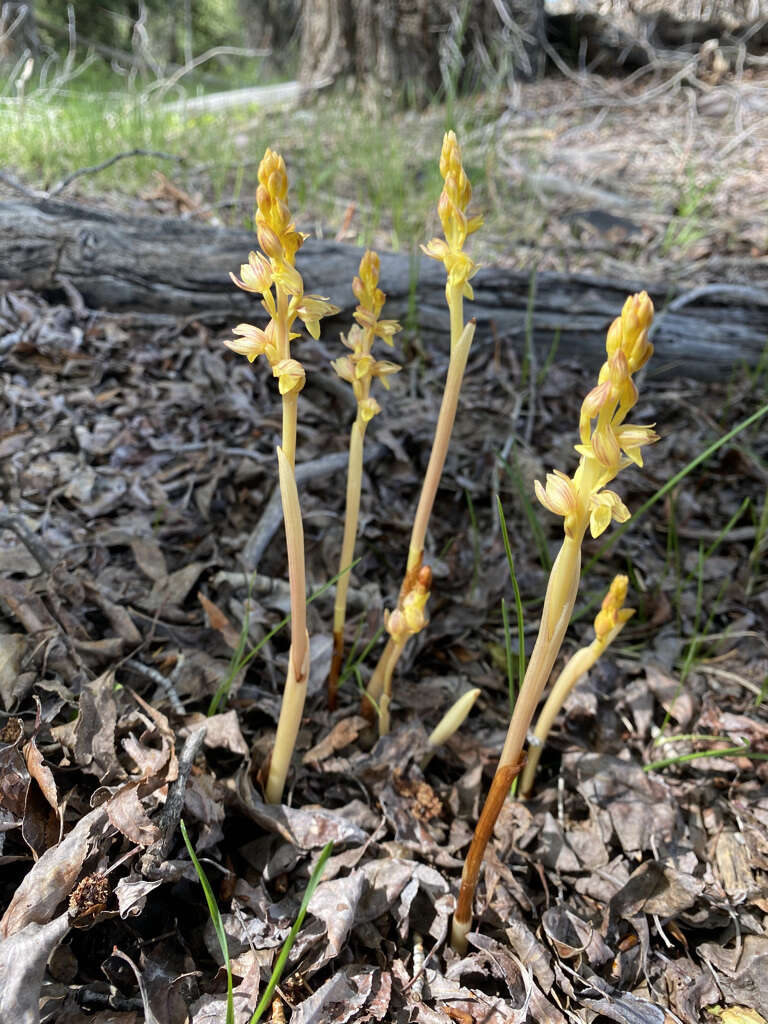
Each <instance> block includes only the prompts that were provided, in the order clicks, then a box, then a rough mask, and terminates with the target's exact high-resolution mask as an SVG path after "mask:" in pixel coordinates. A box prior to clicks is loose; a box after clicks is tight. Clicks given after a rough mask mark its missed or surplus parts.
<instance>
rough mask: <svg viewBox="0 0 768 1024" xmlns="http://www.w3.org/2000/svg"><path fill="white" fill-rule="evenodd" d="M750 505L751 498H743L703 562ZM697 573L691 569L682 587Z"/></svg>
mask: <svg viewBox="0 0 768 1024" xmlns="http://www.w3.org/2000/svg"><path fill="white" fill-rule="evenodd" d="M751 504H752V499H751V498H745V499H744V501H742V503H741V505H739V507H738V509H737V510H736V511H735V512H734V513H733V515H732V516H731V518H730V519H729V520H728V522H727V523H726V524H725V526H724V527H723V528H722V530H721V531H720V533H718V535H717V536H716V537H715V539H714V540H713V541H712V543H711V544H710V545H709V547H708V548H707V549H706V550H705V551H704V554H703V560H704V561H705V562H706V561H707V559H708V558H711V557H712V555H714V553H715V552H716V551H717V549H718V548H719V547H720V545H721V544H722V543H723V541H724V540H725V539H726V537H727V536H728V534H729V533H730V532H731V530H732V529H733V528H734V527H735V526H736V524H737V523H738V521H739V520H740V519H741V517H742V516H743V515H744V513H745V512H746V511H747V509H748V508H749V506H750V505H751ZM698 571H699V570H698V566H697V568H696V569H692V570H691V571H690V572H689V573H688V575H687V576H686V577H685V579H684V580H683V586H684V587H686V586H687V585H688V584H689V583H690V582H691V580H692V579H693V577H694V576H695V575H696V573H697V572H698Z"/></svg>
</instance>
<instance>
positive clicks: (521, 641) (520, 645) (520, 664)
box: [496, 494, 525, 686]
mask: <svg viewBox="0 0 768 1024" xmlns="http://www.w3.org/2000/svg"><path fill="white" fill-rule="evenodd" d="M496 504H497V507H498V510H499V522H500V523H501V536H502V540H503V541H504V551H505V553H506V556H507V565H508V566H509V576H510V579H511V580H512V588H513V590H514V592H515V609H516V610H517V671H518V680H519V685H520V686H522V685H523V679H525V632H524V626H525V623H524V621H523V602H522V600H521V598H520V587H519V586H518V584H517V573H516V572H515V560H514V558H513V557H512V548H511V546H510V543H509V531H508V530H507V520H506V517H505V515H504V507H503V505H502V504H501V498H500V497H499V496H498V494H497V495H496Z"/></svg>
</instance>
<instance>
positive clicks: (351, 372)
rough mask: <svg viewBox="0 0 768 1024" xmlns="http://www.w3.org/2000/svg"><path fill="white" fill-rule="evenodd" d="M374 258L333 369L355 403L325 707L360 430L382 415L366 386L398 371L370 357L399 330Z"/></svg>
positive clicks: (336, 659) (338, 659)
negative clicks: (377, 341)
mask: <svg viewBox="0 0 768 1024" xmlns="http://www.w3.org/2000/svg"><path fill="white" fill-rule="evenodd" d="M379 270H380V264H379V257H378V256H377V254H376V253H375V252H372V251H371V250H369V251H367V252H366V253H365V255H364V256H363V258H362V259H361V260H360V271H359V274H360V276H359V277H356V278H355V279H354V281H353V282H352V290H353V292H354V293H355V297H356V298H357V300H358V303H359V305H358V307H357V309H356V310H355V312H354V317H355V320H356V321H357V323H355V324H354V325H353V327H352V329H351V330H350V332H349V335H348V336H347V337H346V338H344V337H343V336H342V341H343V342H344V344H345V345H346V346H347V348H350V349H352V354H351V355H348V356H342V357H341V358H340V359H336V360H335V361H334V362H333V363H332V365H333V368H334V370H335V371H336V373H337V374H338V375H339V377H341V379H342V380H346V381H349V383H350V384H351V385H352V389H353V392H354V395H355V399H356V401H357V415H356V417H355V421H354V423H353V424H352V429H351V430H350V433H349V467H348V470H347V508H346V515H345V519H344V538H343V540H342V544H341V557H340V559H339V581H338V583H337V584H336V601H335V604H334V607H333V657H332V660H331V671H330V674H329V676H328V706H329V707H330V708H331V710H333V708H335V707H336V691H337V689H338V683H339V674H340V672H341V666H342V663H343V661H344V624H345V622H346V618H347V592H348V590H349V578H350V575H351V573H350V571H349V567H350V565H351V564H352V559H353V557H354V554H355V538H356V537H357V521H358V518H359V515H360V488H361V485H362V479H363V444H364V441H365V428H366V427H367V426H368V424H369V423H370V421H371V420H372V419H373V417H374V416H375V415H376V414H377V413H379V412H381V406H380V405H379V403H378V402H377V401H376V399H375V398H372V397H371V383H372V382H373V379H374V378H375V377H378V379H379V380H380V381H381V383H382V384H383V385H384V387H385V388H387V389H388V388H389V381H388V377H389V376H390V375H391V374H393V373H397V371H398V370H399V369H400V367H399V366H398V365H397V363H390V362H388V361H387V360H376V359H374V358H373V356H372V355H371V348H372V346H373V341H374V338H376V337H379V338H381V339H382V340H383V341H385V342H386V343H387V344H388V345H390V346H391V345H392V338H393V336H394V335H395V334H396V333H397V332H398V331H399V330H400V324H399V323H398V322H397V321H396V320H379V313H381V310H382V309H383V307H384V302H385V300H386V295H385V294H384V292H383V291H382V290H381V289H380V288H379V287H378V283H379Z"/></svg>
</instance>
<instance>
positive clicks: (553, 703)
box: [520, 640, 604, 797]
mask: <svg viewBox="0 0 768 1024" xmlns="http://www.w3.org/2000/svg"><path fill="white" fill-rule="evenodd" d="M603 650H604V646H603V644H601V643H600V641H599V640H593V641H592V643H591V644H590V645H589V646H588V647H582V648H580V649H579V650H578V651H576V653H575V654H573V655H572V656H571V657H570V658H569V659H568V661H567V662H566V664H565V668H564V669H563V671H562V672H561V673H560V675H559V676H558V677H557V679H556V680H555V683H554V686H553V687H552V692H551V693H550V694H549V696H548V697H547V699H546V701H545V702H544V707H543V708H542V709H541V711H540V712H539V717H538V720H537V722H536V728H535V729H534V731H533V734H534V736H535V738H536V740H537V741H538V742H537V743H535V744H534V743H531V744H530V745H529V747H528V760H527V762H526V765H525V768H524V769H523V774H522V775H521V776H520V796H521V797H527V796H528V794H529V793H530V792H531V790H532V789H533V779H534V776H535V775H536V768H537V766H538V763H539V758H540V757H541V752H542V750H543V749H544V744H545V743H546V741H547V736H549V732H550V729H551V728H552V724H553V722H554V721H555V719H556V718H557V715H558V713H559V711H560V709H561V708H562V706H563V704H565V702H566V700H567V699H568V694H569V693H570V692H571V690H572V689H573V688H574V686H575V685H576V683H578V681H579V680H580V679H581V678H582V677H583V676H584V675H586V673H587V672H589V670H590V669H591V668H592V666H593V665H594V664H595V662H596V661H597V659H598V658H599V657H600V655H601V654H602V653H603Z"/></svg>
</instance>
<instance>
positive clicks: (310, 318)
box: [224, 149, 339, 803]
mask: <svg viewBox="0 0 768 1024" xmlns="http://www.w3.org/2000/svg"><path fill="white" fill-rule="evenodd" d="M258 178H259V187H258V189H257V191H256V207H257V208H256V235H257V238H258V240H259V246H260V248H261V252H252V253H250V255H249V257H248V263H246V264H244V265H243V266H242V267H241V268H240V277H235V275H234V274H232V275H230V276H231V277H232V280H233V281H234V283H235V284H236V285H237V286H238V288H242V289H243V290H244V291H246V292H253V293H255V294H256V295H261V297H262V306H263V307H264V309H265V310H266V311H267V313H268V314H269V322H268V323H267V326H266V327H265V328H264V329H263V330H262V329H261V328H260V327H254V326H253V325H252V324H240V325H239V326H238V327H236V328H235V329H234V332H233V333H234V334H235V335H237V337H235V338H234V339H233V340H230V341H226V342H225V343H224V344H225V345H227V346H228V347H229V348H231V349H232V350H233V351H234V352H239V353H241V354H242V355H245V356H247V357H248V360H249V362H253V361H254V359H255V358H256V357H257V356H260V355H264V356H266V357H267V360H268V362H269V365H270V366H271V367H272V374H273V376H274V377H276V378H277V382H278V388H279V391H280V394H281V395H282V399H283V431H282V443H281V445H280V446H279V447H278V449H277V463H278V472H279V478H280V494H281V498H282V505H283V518H284V520H285V539H286V546H287V548H288V578H289V583H290V595H291V646H290V651H289V654H288V675H287V678H286V681H285V690H284V692H283V702H282V706H281V708H280V719H279V721H278V724H277V736H276V737H275V746H274V750H273V751H272V757H271V758H270V764H269V770H268V773H267V781H266V787H265V793H266V798H267V800H268V801H269V802H270V803H279V801H280V799H281V798H282V795H283V789H284V788H285V780H286V778H287V777H288V770H289V768H290V763H291V756H292V754H293V748H294V745H295V743H296V736H297V735H298V731H299V725H300V723H301V715H302V712H303V710H304V699H305V697H306V692H307V679H308V677H309V634H308V632H307V594H306V573H305V567H304V531H303V527H302V521H301V509H300V507H299V495H298V491H297V489H296V477H295V462H296V420H297V409H298V399H299V392H300V391H301V389H302V388H303V387H304V380H305V373H304V367H303V366H302V365H301V363H300V362H298V360H296V359H293V358H292V357H291V341H293V340H294V339H295V338H298V337H300V335H298V334H296V333H295V332H294V331H292V327H293V325H294V323H295V321H296V320H297V319H300V320H301V321H302V322H303V323H304V326H305V327H306V329H307V331H309V333H310V334H311V335H312V337H313V338H318V337H319V336H320V320H321V318H322V317H324V316H328V315H330V314H333V313H338V311H339V310H338V307H337V306H334V305H332V304H331V303H330V302H328V300H327V299H325V298H323V297H322V296H319V295H305V294H304V282H303V281H302V278H301V274H300V273H299V272H298V270H297V269H296V265H295V264H296V253H297V251H298V250H299V249H300V248H301V246H302V244H303V242H304V240H305V238H306V237H307V236H306V235H303V234H302V233H301V232H299V231H297V230H296V227H295V225H294V223H293V221H292V219H291V214H290V211H289V209H288V207H287V206H286V205H285V197H286V194H287V192H288V178H287V175H286V172H285V163H284V161H283V158H282V157H281V156H279V155H278V154H277V153H274V152H273V151H272V150H271V149H267V151H266V153H265V154H264V158H263V160H262V161H261V163H260V164H259V172H258Z"/></svg>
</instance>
